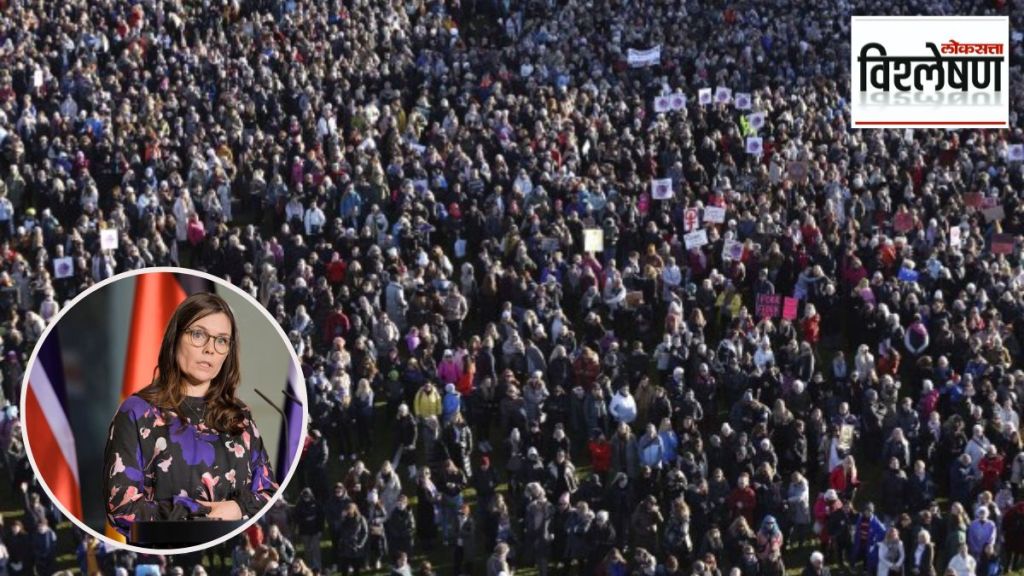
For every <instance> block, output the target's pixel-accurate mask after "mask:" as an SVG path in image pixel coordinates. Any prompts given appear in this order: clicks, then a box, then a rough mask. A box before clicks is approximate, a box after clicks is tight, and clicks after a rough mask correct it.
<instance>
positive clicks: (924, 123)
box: [856, 120, 1007, 126]
mask: <svg viewBox="0 0 1024 576" xmlns="http://www.w3.org/2000/svg"><path fill="white" fill-rule="evenodd" d="M856 124H879V125H883V126H885V125H894V124H920V125H930V124H960V125H963V124H985V125H989V126H1006V125H1007V123H1006V122H1002V121H998V122H988V121H977V122H969V121H963V122H957V121H952V120H936V121H933V122H910V121H907V122H901V121H892V122H889V121H884V122H883V121H864V120H858V121H857V122H856Z"/></svg>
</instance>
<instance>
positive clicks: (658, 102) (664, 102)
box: [654, 96, 672, 112]
mask: <svg viewBox="0 0 1024 576" xmlns="http://www.w3.org/2000/svg"><path fill="white" fill-rule="evenodd" d="M670 110H672V99H671V98H669V97H668V96H658V97H657V98H655V99H654V111H655V112H669V111H670Z"/></svg>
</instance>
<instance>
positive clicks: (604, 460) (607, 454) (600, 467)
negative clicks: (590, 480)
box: [587, 440, 612, 474]
mask: <svg viewBox="0 0 1024 576" xmlns="http://www.w3.org/2000/svg"><path fill="white" fill-rule="evenodd" d="M587 449H588V450H590V464H591V465H592V466H593V467H594V472H599V473H601V474H604V473H605V472H607V471H608V469H609V468H611V466H612V445H611V444H610V443H608V441H607V440H605V441H603V442H600V441H597V440H591V441H590V442H589V443H588V444H587Z"/></svg>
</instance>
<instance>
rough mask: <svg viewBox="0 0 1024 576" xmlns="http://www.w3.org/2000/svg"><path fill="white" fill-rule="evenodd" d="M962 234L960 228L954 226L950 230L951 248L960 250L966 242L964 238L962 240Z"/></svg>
mask: <svg viewBox="0 0 1024 576" xmlns="http://www.w3.org/2000/svg"><path fill="white" fill-rule="evenodd" d="M960 232H961V230H960V227H959V226H953V227H952V228H950V229H949V247H950V248H959V247H960V246H962V245H963V243H964V241H963V238H961V236H960Z"/></svg>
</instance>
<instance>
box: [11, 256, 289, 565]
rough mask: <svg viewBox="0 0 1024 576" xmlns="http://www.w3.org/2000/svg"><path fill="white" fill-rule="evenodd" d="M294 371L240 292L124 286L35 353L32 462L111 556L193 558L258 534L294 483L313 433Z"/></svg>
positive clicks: (29, 407)
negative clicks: (255, 526) (252, 531)
mask: <svg viewBox="0 0 1024 576" xmlns="http://www.w3.org/2000/svg"><path fill="white" fill-rule="evenodd" d="M299 366H300V364H299V362H298V358H297V357H296V355H295V352H294V350H293V348H292V346H291V345H290V343H289V341H288V338H287V336H286V335H285V333H284V331H283V330H282V329H281V327H280V326H279V325H278V324H277V323H276V322H275V321H274V319H273V317H271V316H270V314H269V313H268V312H267V310H266V309H265V308H264V307H263V306H261V305H260V303H259V302H258V301H256V299H254V298H253V297H252V296H251V295H250V294H247V293H245V292H243V291H241V290H240V289H238V288H236V287H235V286H232V285H231V284H228V283H226V282H224V281H222V280H220V279H218V278H216V277H214V276H211V275H209V274H205V273H202V272H196V271H194V270H187V269H183V268H166V267H165V268H145V269H142V270H136V271H132V272H128V273H125V274H119V275H117V276H114V277H112V278H109V279H107V280H105V281H104V282H102V283H100V284H97V285H96V286H94V287H92V288H90V289H89V290H88V291H86V292H83V293H82V294H80V295H79V296H78V297H76V298H75V299H74V300H73V301H72V302H71V304H70V305H69V306H67V307H65V308H64V309H63V310H62V311H61V312H60V314H59V315H58V316H57V317H56V318H55V319H54V320H53V322H51V323H50V324H49V325H48V326H47V328H46V331H45V332H44V334H43V336H42V338H40V340H39V343H38V344H37V346H36V348H35V350H34V351H33V353H32V356H31V358H30V361H29V368H28V370H27V372H26V380H25V383H24V385H23V392H22V398H21V410H22V414H24V436H25V444H26V449H27V450H26V451H27V453H28V459H29V462H30V464H31V466H32V468H33V469H34V471H35V473H36V475H37V476H38V478H39V483H40V485H41V486H42V488H43V489H44V490H45V491H46V493H47V494H48V495H49V496H50V497H51V499H52V500H53V502H54V503H55V504H56V505H57V506H58V507H59V508H60V510H61V512H63V513H64V515H65V516H67V517H68V518H69V519H70V520H71V521H73V522H74V523H75V524H76V525H77V526H78V527H80V528H82V529H83V530H85V531H87V532H89V533H91V534H93V535H95V536H96V537H98V538H100V539H103V540H104V541H106V542H107V543H108V544H113V545H116V546H120V547H124V548H129V549H131V550H134V551H135V552H141V553H148V554H170V553H182V552H197V551H199V550H202V549H205V548H207V547H210V546H213V545H215V544H218V543H221V542H224V541H225V540H228V539H229V538H231V537H233V536H235V535H237V534H239V533H240V532H242V531H243V530H245V529H246V528H247V527H248V526H250V525H251V524H252V523H254V522H256V520H258V519H259V517H260V516H262V515H263V513H264V512H266V511H267V510H269V509H270V507H271V505H272V504H273V503H274V502H276V501H277V499H278V498H279V497H280V496H281V494H283V492H284V489H285V486H286V485H287V483H288V481H289V480H290V479H291V476H292V475H293V474H294V472H295V469H296V467H297V466H298V462H299V452H300V447H301V446H302V444H303V442H305V435H306V427H307V423H308V414H307V410H306V408H305V406H306V386H305V383H304V381H303V380H302V371H301V370H300V368H299ZM21 489H22V490H23V491H26V490H27V489H28V486H27V484H26V483H22V485H21ZM32 497H38V495H35V494H27V493H26V495H25V498H27V499H28V500H31V498H32Z"/></svg>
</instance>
